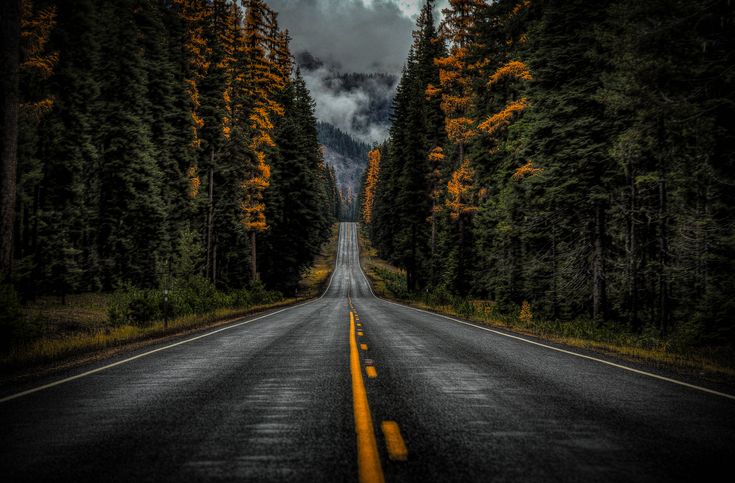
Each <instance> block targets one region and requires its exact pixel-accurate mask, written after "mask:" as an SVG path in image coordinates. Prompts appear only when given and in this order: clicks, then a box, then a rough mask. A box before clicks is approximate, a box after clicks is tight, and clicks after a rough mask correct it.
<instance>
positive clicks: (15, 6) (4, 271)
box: [0, 0, 20, 281]
mask: <svg viewBox="0 0 735 483" xmlns="http://www.w3.org/2000/svg"><path fill="white" fill-rule="evenodd" d="M19 52H20V0H3V1H2V2H0V72H2V74H1V75H0V281H2V280H4V279H9V278H10V274H11V271H12V268H13V229H14V225H15V223H14V221H15V194H16V176H17V164H18V160H17V151H18V102H19V101H18V97H19V89H18V63H19V61H20V57H19V55H20V54H19Z"/></svg>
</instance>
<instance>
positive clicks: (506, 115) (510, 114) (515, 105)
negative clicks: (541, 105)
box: [477, 97, 528, 135]
mask: <svg viewBox="0 0 735 483" xmlns="http://www.w3.org/2000/svg"><path fill="white" fill-rule="evenodd" d="M527 105H528V99H526V98H525V97H523V98H521V99H519V100H517V101H512V102H510V103H509V104H508V105H507V106H505V109H503V110H502V111H500V112H498V113H497V114H493V115H492V116H490V117H489V118H488V119H486V120H485V121H483V122H482V123H480V125H479V126H477V127H478V128H479V129H480V130H482V131H484V132H486V133H487V134H489V135H494V134H496V133H497V132H498V131H499V130H500V129H502V128H504V127H507V126H509V125H510V122H511V121H512V120H513V118H514V117H515V115H516V114H519V113H521V112H523V110H525V109H526V106H527Z"/></svg>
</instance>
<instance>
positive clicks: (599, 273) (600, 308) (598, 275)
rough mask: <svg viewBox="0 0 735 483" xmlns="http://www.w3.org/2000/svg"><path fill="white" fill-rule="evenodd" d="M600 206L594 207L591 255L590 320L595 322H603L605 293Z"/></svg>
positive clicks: (601, 212) (601, 210) (603, 230)
mask: <svg viewBox="0 0 735 483" xmlns="http://www.w3.org/2000/svg"><path fill="white" fill-rule="evenodd" d="M603 217H604V213H603V209H602V204H600V203H597V205H596V206H595V229H594V251H593V255H592V318H593V319H594V320H595V321H597V322H602V321H604V320H605V315H606V314H605V312H606V306H607V301H606V293H605V266H604V246H603V243H604V236H605V223H604V220H603Z"/></svg>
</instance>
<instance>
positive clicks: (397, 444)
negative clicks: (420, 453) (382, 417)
mask: <svg viewBox="0 0 735 483" xmlns="http://www.w3.org/2000/svg"><path fill="white" fill-rule="evenodd" d="M380 427H381V429H382V430H383V436H385V445H386V446H387V447H388V458H390V459H391V460H393V461H406V460H407V459H408V448H406V443H405V442H404V441H403V437H402V436H401V429H400V428H399V427H398V423H396V422H395V421H383V422H382V423H380Z"/></svg>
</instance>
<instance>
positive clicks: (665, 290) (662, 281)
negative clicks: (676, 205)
mask: <svg viewBox="0 0 735 483" xmlns="http://www.w3.org/2000/svg"><path fill="white" fill-rule="evenodd" d="M658 196H659V213H658V214H659V224H660V229H659V259H660V264H661V266H660V269H659V274H658V295H659V327H660V329H661V333H662V334H663V335H666V333H667V332H668V329H669V278H668V253H669V235H668V213H667V204H666V198H667V187H666V171H665V170H662V172H661V177H660V179H659V182H658Z"/></svg>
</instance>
